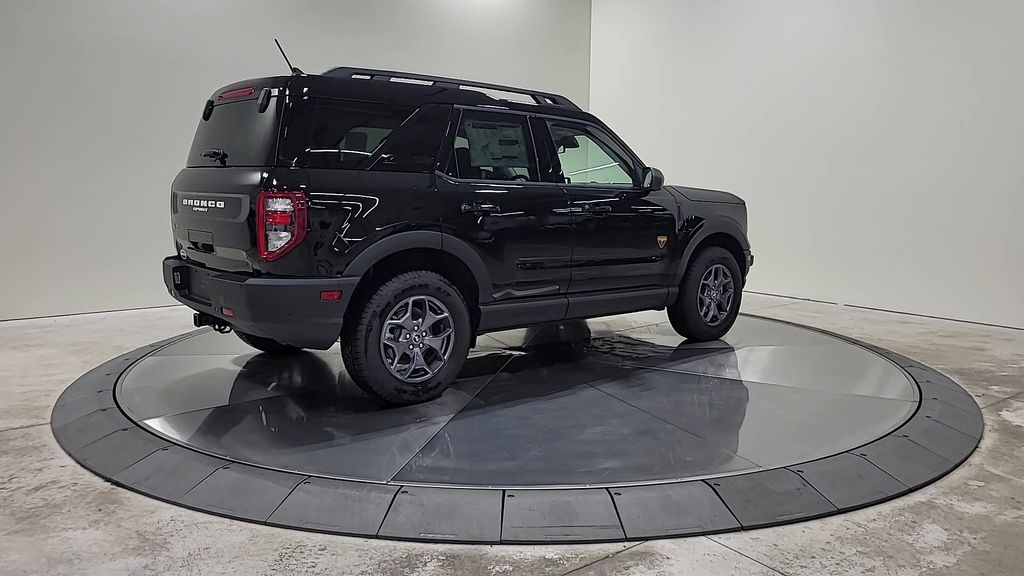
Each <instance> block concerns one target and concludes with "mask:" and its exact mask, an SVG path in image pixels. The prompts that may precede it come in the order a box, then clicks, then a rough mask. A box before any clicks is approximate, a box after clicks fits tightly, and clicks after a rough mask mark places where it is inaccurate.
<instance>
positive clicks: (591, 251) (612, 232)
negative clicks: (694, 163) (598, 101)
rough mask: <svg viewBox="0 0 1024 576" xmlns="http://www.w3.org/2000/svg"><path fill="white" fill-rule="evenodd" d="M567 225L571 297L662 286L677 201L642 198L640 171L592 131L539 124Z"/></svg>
mask: <svg viewBox="0 0 1024 576" xmlns="http://www.w3.org/2000/svg"><path fill="white" fill-rule="evenodd" d="M544 123H545V124H546V125H547V128H548V130H549V133H550V135H551V143H552V145H553V147H554V149H555V151H556V153H557V158H558V162H559V164H560V169H561V176H560V179H561V180H563V181H564V182H565V184H563V189H564V190H565V191H566V193H567V194H568V197H569V211H570V213H571V214H572V217H573V230H574V235H573V250H572V280H571V282H570V285H569V291H570V292H573V293H579V292H592V291H597V290H617V289H639V288H653V287H663V286H667V285H668V283H669V282H670V281H671V278H673V276H674V274H673V272H674V271H673V270H671V269H670V266H671V262H670V260H671V259H670V258H669V252H670V250H671V249H672V247H673V246H675V243H676V241H677V239H676V229H677V227H676V216H675V211H674V208H675V205H676V203H675V201H674V199H673V198H672V196H671V193H670V192H669V191H667V190H664V189H662V190H655V191H652V192H645V191H642V190H641V188H640V186H639V184H640V182H639V176H640V169H641V167H640V166H638V165H636V164H634V163H633V162H632V161H630V160H629V156H628V155H627V154H626V153H625V151H624V150H622V148H621V147H620V146H619V145H618V144H617V143H616V141H615V139H614V138H612V137H611V136H610V135H608V133H607V132H605V131H604V130H603V129H601V128H600V127H598V126H594V125H591V124H586V123H582V122H575V121H570V120H562V119H551V118H545V119H544Z"/></svg>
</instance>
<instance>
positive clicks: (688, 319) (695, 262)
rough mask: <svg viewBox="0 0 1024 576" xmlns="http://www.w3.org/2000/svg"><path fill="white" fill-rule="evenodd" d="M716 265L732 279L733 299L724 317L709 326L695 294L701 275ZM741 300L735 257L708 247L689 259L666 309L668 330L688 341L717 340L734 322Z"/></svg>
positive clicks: (741, 282) (714, 247)
mask: <svg viewBox="0 0 1024 576" xmlns="http://www.w3.org/2000/svg"><path fill="white" fill-rule="evenodd" d="M717 264H721V265H723V266H725V267H726V268H727V269H728V271H729V274H730V275H731V276H732V282H733V298H732V302H731V304H730V306H729V311H728V313H727V314H726V315H725V318H724V319H723V320H722V321H721V322H719V323H717V324H715V325H714V326H712V325H709V323H708V322H706V321H705V320H704V318H703V317H701V314H700V309H699V306H698V302H697V295H698V291H699V290H700V283H701V279H702V278H703V277H704V274H705V273H706V272H707V271H708V270H710V269H711V267H713V266H715V265H717ZM742 297H743V276H742V273H741V272H740V266H739V264H737V262H736V258H734V257H733V255H732V253H730V252H729V251H728V250H726V249H725V248H721V247H718V246H709V247H708V248H705V249H704V250H702V251H701V252H700V253H699V254H697V255H696V256H695V257H694V258H692V259H691V260H690V264H689V266H687V268H686V272H685V273H684V274H683V281H682V283H681V284H680V285H679V297H678V298H676V301H675V302H673V303H672V305H671V306H669V307H668V319H669V322H670V323H671V324H672V328H674V329H675V331H676V332H677V333H678V334H679V335H680V336H683V337H685V338H686V339H688V340H694V341H697V342H706V341H708V340H717V339H719V338H721V337H722V336H725V334H726V332H728V331H729V329H730V328H732V325H733V324H734V323H735V322H736V317H737V316H738V315H739V310H740V300H741V299H742Z"/></svg>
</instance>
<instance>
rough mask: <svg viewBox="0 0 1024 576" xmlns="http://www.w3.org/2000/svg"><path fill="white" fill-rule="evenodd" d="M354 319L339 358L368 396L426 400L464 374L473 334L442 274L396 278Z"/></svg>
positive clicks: (461, 301) (420, 273)
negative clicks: (463, 367)
mask: <svg viewBox="0 0 1024 576" xmlns="http://www.w3.org/2000/svg"><path fill="white" fill-rule="evenodd" d="M352 317H353V318H354V321H353V320H349V319H347V320H346V322H345V323H344V324H343V326H342V334H341V354H342V360H343V361H344V363H345V368H346V369H347V370H348V373H349V375H350V376H351V377H352V380H353V381H354V382H355V383H356V384H357V385H358V386H359V387H360V388H361V389H362V390H363V391H364V392H366V393H367V394H368V395H370V396H373V397H376V398H379V399H381V400H384V401H385V402H388V403H390V404H400V405H401V404H415V403H418V402H425V401H427V400H431V399H433V398H437V397H438V396H440V395H441V394H442V393H443V392H444V391H445V390H446V389H447V388H448V386H450V385H451V383H452V382H454V381H455V379H456V378H457V377H458V375H459V372H461V371H462V365H463V363H465V361H466V355H467V354H468V353H469V345H470V340H471V336H472V335H471V334H470V319H469V309H468V308H467V307H466V303H465V300H464V299H463V298H462V295H461V294H460V293H459V291H458V289H457V288H455V286H453V285H452V283H451V282H449V281H448V280H447V279H446V278H445V277H443V276H441V275H440V274H436V273H434V272H428V271H424V270H418V271H414V272H406V273H403V274H399V275H397V276H395V277H394V278H392V279H390V280H388V281H387V282H385V283H384V284H382V285H381V286H380V287H379V288H377V290H376V291H375V292H374V293H373V295H372V296H370V297H369V299H368V300H366V302H365V304H363V305H362V309H361V310H358V311H357V313H356V314H353V316H352Z"/></svg>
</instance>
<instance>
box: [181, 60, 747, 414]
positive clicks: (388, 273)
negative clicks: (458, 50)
mask: <svg viewBox="0 0 1024 576" xmlns="http://www.w3.org/2000/svg"><path fill="white" fill-rule="evenodd" d="M662 180H663V178H662V175H661V172H660V171H658V170H657V169H655V168H650V167H648V166H646V165H645V164H644V163H643V162H642V161H641V160H640V158H638V157H637V156H636V154H634V153H633V152H632V151H631V150H630V149H629V147H628V146H626V144H625V142H623V141H622V140H621V139H619V138H618V137H617V136H616V135H615V134H614V133H613V132H612V131H611V130H610V129H609V128H608V127H607V126H605V125H604V123H602V122H601V121H600V120H598V119H597V118H596V117H594V116H593V115H591V114H588V113H587V112H583V111H582V110H580V108H579V107H577V106H576V105H575V104H573V103H572V102H571V101H570V100H568V99H567V98H565V97H564V96H559V95H557V94H549V93H543V92H536V91H532V90H523V89H519V88H512V87H508V86H498V85H493V84H483V83H479V82H472V81H467V80H455V79H451V78H441V77H435V76H423V75H417V74H405V73H398V72H387V71H382V70H366V69H356V68H335V69H333V70H330V71H328V72H326V73H324V74H322V75H301V74H296V75H292V76H278V77H271V78H259V79H254V80H246V81H243V82H238V83H235V84H231V85H228V86H225V87H224V88H222V89H220V90H218V91H217V92H216V93H214V94H213V96H212V97H211V98H210V99H209V100H207V101H206V104H205V106H204V108H203V112H202V120H201V121H200V122H199V127H198V129H197V130H196V135H195V139H194V141H193V143H192V149H191V151H190V152H189V155H188V162H187V166H186V168H185V169H183V170H182V171H181V172H179V173H178V176H177V177H176V178H175V179H174V183H173V184H172V186H171V228H172V230H173V233H174V241H175V247H176V249H177V255H175V256H172V257H169V258H167V259H165V260H164V265H163V270H164V281H165V283H166V285H167V288H168V290H169V291H170V293H171V295H172V296H173V297H174V298H176V299H177V300H179V301H180V302H182V303H184V304H185V305H187V306H189V307H190V308H192V309H194V310H195V311H196V312H197V314H196V315H195V323H196V325H197V326H213V327H214V328H215V329H217V330H220V331H222V332H227V331H228V330H229V329H233V330H234V332H235V333H236V334H237V335H238V337H239V338H241V339H242V340H243V341H244V342H246V343H247V344H249V345H251V346H253V347H254V348H257V349H259V350H262V351H264V352H273V353H282V352H288V351H293V350H296V349H300V348H319V349H327V348H329V347H331V346H332V345H333V344H334V343H335V342H336V341H338V339H339V337H340V339H341V351H342V356H343V360H344V363H345V366H346V368H347V370H348V372H349V373H350V375H351V377H352V378H353V380H354V381H355V382H356V383H358V384H359V385H360V386H361V387H362V388H364V389H365V390H366V391H367V392H368V393H369V394H372V395H375V396H377V397H380V398H382V399H384V400H386V401H389V402H392V403H398V404H405V403H412V402H419V401H423V400H427V399H430V398H433V397H436V396H438V395H439V394H441V392H443V391H444V389H445V388H446V387H447V386H448V385H449V384H451V382H452V381H453V380H455V378H456V376H457V375H458V374H459V371H460V370H461V368H462V365H463V362H464V361H465V358H466V354H467V352H468V350H469V349H470V348H471V347H472V346H474V343H475V340H476V335H477V334H482V333H485V332H492V331H496V330H503V329H508V328H514V327H522V326H527V325H532V324H536V323H541V322H552V321H559V320H564V319H570V318H591V317H595V316H606V315H611V314H621V313H625V312H634V311H638V310H647V309H662V308H667V309H668V317H669V320H670V321H671V323H672V326H673V327H674V328H675V329H676V330H677V331H678V332H679V333H680V334H681V335H683V336H685V337H687V338H690V339H693V340H712V339H715V338H719V337H721V336H722V335H724V334H725V333H726V332H727V331H728V330H729V328H730V327H731V326H732V324H733V322H734V321H735V319H736V314H737V312H738V310H739V307H740V298H741V290H742V288H743V284H744V280H745V277H746V274H747V271H748V270H749V269H750V266H751V264H752V262H753V258H752V256H751V253H750V246H749V243H748V241H747V237H746V228H747V215H746V205H745V204H744V203H743V201H742V200H740V199H739V198H737V197H736V196H733V195H731V194H728V193H725V192H716V191H711V190H701V189H694V188H682V187H674V186H663V185H662Z"/></svg>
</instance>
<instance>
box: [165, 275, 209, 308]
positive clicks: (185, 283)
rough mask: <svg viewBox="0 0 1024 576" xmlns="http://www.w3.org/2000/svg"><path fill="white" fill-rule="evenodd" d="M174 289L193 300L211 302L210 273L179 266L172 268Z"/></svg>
mask: <svg viewBox="0 0 1024 576" xmlns="http://www.w3.org/2000/svg"><path fill="white" fill-rule="evenodd" d="M171 276H172V280H173V282H174V289H175V290H177V291H178V294H180V295H181V296H184V297H186V298H190V299H192V300H198V301H200V302H205V303H207V304H209V302H210V275H209V274H207V273H206V272H204V271H203V270H197V269H194V268H189V267H188V266H178V267H175V268H174V269H173V270H171Z"/></svg>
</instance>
